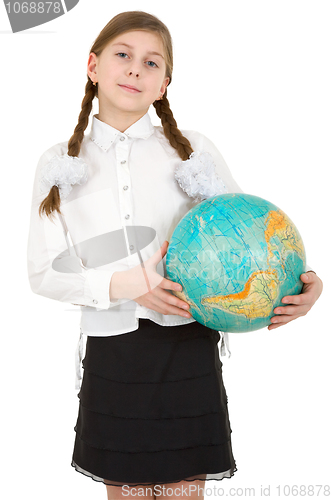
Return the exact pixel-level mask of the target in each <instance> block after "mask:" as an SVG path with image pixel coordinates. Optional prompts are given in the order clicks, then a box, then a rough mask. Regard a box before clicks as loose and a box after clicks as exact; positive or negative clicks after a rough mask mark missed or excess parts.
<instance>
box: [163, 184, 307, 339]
mask: <svg viewBox="0 0 332 500" xmlns="http://www.w3.org/2000/svg"><path fill="white" fill-rule="evenodd" d="M305 261H306V258H305V250H304V245H303V242H302V239H301V236H300V234H299V232H298V230H297V228H296V226H295V225H294V223H293V222H292V221H291V220H290V218H289V217H288V216H287V215H286V214H285V213H284V212H283V211H282V210H280V209H279V208H278V207H276V206H275V205H273V204H272V203H270V202H268V201H266V200H264V199H262V198H259V197H257V196H253V195H248V194H242V193H229V194H223V195H219V196H215V197H212V198H208V199H207V200H205V201H203V202H201V203H199V204H198V205H196V206H195V207H194V208H192V209H191V210H190V211H189V212H188V213H187V214H186V215H185V216H184V217H183V218H182V219H181V221H180V222H179V224H178V225H177V227H176V228H175V230H174V232H173V234H172V237H171V239H170V242H169V246H168V251H167V255H166V270H167V277H168V279H170V280H172V281H176V282H178V283H181V285H182V287H183V291H182V292H173V293H175V294H176V295H177V296H178V297H180V298H181V299H183V300H184V301H186V302H188V304H189V305H190V312H191V314H192V316H193V318H194V319H195V320H196V321H198V322H200V323H202V324H204V325H206V326H207V327H209V328H212V329H215V330H222V331H228V332H248V331H253V330H258V329H260V328H264V327H266V326H267V325H269V324H270V318H271V317H272V316H273V315H274V313H273V310H274V309H275V307H277V306H278V305H282V303H281V299H282V298H283V297H284V296H285V295H294V294H298V293H300V291H301V289H302V285H303V284H302V281H301V280H300V275H301V274H302V273H303V272H304V271H305Z"/></svg>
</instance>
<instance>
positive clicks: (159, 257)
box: [149, 240, 168, 264]
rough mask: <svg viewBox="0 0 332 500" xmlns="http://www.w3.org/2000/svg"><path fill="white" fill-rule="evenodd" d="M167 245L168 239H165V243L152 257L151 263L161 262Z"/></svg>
mask: <svg viewBox="0 0 332 500" xmlns="http://www.w3.org/2000/svg"><path fill="white" fill-rule="evenodd" d="M167 247H168V241H167V240H165V241H164V243H163V244H162V245H161V247H160V248H159V250H157V251H156V253H155V254H154V255H152V257H151V258H150V259H149V260H150V263H152V264H157V263H158V262H160V261H161V260H162V259H163V258H164V257H165V255H166V252H167Z"/></svg>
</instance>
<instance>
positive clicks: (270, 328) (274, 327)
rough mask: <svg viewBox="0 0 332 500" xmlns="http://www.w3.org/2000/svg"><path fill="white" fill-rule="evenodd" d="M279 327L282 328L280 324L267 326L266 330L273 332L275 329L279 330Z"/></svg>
mask: <svg viewBox="0 0 332 500" xmlns="http://www.w3.org/2000/svg"><path fill="white" fill-rule="evenodd" d="M281 326H283V325H282V323H279V324H278V323H277V324H272V325H269V326H268V327H267V329H268V330H275V329H276V328H280V327H281Z"/></svg>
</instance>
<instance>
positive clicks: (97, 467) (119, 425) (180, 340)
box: [28, 12, 321, 499]
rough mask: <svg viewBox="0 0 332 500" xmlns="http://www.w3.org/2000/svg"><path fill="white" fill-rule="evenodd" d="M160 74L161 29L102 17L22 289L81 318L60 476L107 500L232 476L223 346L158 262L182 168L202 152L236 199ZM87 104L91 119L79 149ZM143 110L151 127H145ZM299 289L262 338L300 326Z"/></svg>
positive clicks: (35, 215) (142, 18)
mask: <svg viewBox="0 0 332 500" xmlns="http://www.w3.org/2000/svg"><path fill="white" fill-rule="evenodd" d="M172 66H173V62H172V42H171V37H170V34H169V32H168V29H167V28H166V26H165V25H164V24H163V23H162V22H161V21H159V19H157V18H156V17H154V16H152V15H150V14H146V13H144V12H125V13H122V14H119V15H117V16H116V17H114V18H113V19H112V20H111V21H110V22H109V23H108V24H107V25H106V26H105V28H104V29H103V30H102V31H101V33H100V34H99V36H98V37H97V39H96V40H95V42H94V44H93V46H92V48H91V51H90V55H89V59H88V64H87V77H88V80H87V83H86V87H85V96H84V98H83V101H82V109H81V112H80V115H79V119H78V124H77V125H76V128H75V130H74V134H73V135H72V137H71V138H70V140H69V141H68V142H63V143H60V144H57V145H55V146H53V147H52V148H50V149H49V150H47V151H46V152H45V153H44V154H43V155H42V156H41V158H40V160H39V163H38V166H37V170H36V176H35V183H34V189H33V201H32V212H31V225H30V234H29V243H28V253H29V255H28V265H29V279H30V284H31V288H32V290H33V292H35V293H38V294H41V295H44V296H47V297H49V298H52V299H55V300H60V301H63V302H69V303H73V304H76V305H80V306H81V312H82V314H81V335H80V342H79V350H78V363H77V379H78V381H79V380H80V378H81V377H80V362H81V357H82V335H83V334H85V335H87V342H86V351H85V357H84V360H83V367H84V376H83V379H82V384H81V388H80V392H79V394H78V396H79V399H80V406H79V413H78V418H77V423H76V426H75V432H76V437H75V443H74V450H73V457H72V466H73V467H74V468H75V469H76V470H77V471H79V472H81V473H83V474H84V475H86V476H89V477H90V478H92V479H94V480H96V481H100V482H103V483H104V484H105V485H106V487H107V494H108V498H109V499H113V498H118V497H119V492H120V493H121V494H122V495H123V496H127V497H128V496H137V494H138V488H141V489H142V488H143V490H144V497H145V498H156V496H157V495H158V497H163V496H167V498H172V497H174V498H179V497H182V496H188V492H189V485H190V496H191V497H194V498H195V497H196V498H197V497H199V496H202V495H203V486H204V484H205V481H206V480H212V479H215V480H221V479H223V478H225V477H227V478H230V477H231V476H233V474H234V472H235V471H236V464H235V460H234V457H233V452H232V445H231V432H232V431H231V427H230V422H229V416H228V408H227V395H226V392H225V388H224V385H223V380H222V363H221V361H220V358H219V353H218V348H217V344H218V342H219V341H220V339H221V337H222V342H221V347H220V351H221V354H222V355H223V354H224V353H225V344H224V334H223V333H222V332H216V331H214V330H211V329H209V328H206V327H205V326H203V325H201V324H199V323H197V322H196V321H195V320H194V319H193V318H192V317H191V315H190V312H189V310H188V309H189V306H188V304H187V303H186V302H185V301H183V300H181V299H180V298H178V297H177V296H175V295H174V294H173V293H172V291H176V290H181V286H180V285H179V284H177V283H175V282H172V281H170V280H168V279H166V278H164V276H165V267H164V257H165V255H166V252H167V244H168V243H167V242H168V240H169V238H170V237H171V235H172V233H173V230H174V228H175V227H176V225H177V223H178V222H179V221H180V219H181V218H182V217H183V215H184V214H185V213H187V212H188V210H190V209H191V208H192V207H193V206H194V205H195V204H196V203H197V201H196V200H193V199H192V198H191V197H189V196H188V195H187V194H186V193H185V192H184V191H183V190H182V189H181V187H180V185H179V184H178V183H177V181H176V179H175V175H174V173H175V172H176V169H177V168H178V167H179V165H180V164H181V163H182V162H189V165H190V162H192V161H194V155H195V153H196V152H199V151H204V152H207V153H209V154H210V155H211V156H212V158H213V160H214V163H215V167H216V170H217V172H218V175H219V178H220V179H221V180H222V182H221V183H220V186H222V187H221V189H222V190H224V192H225V191H228V192H241V189H240V188H239V186H238V185H237V184H236V182H235V181H234V180H233V178H232V176H231V174H230V172H229V170H228V168H227V166H226V164H225V162H224V160H223V158H222V156H221V155H220V153H219V152H218V150H217V149H216V148H215V146H214V145H213V144H212V143H211V141H209V140H208V139H207V138H206V137H204V136H203V135H202V134H199V133H197V132H193V131H183V132H181V131H180V130H179V129H178V128H177V123H176V121H175V119H174V117H173V114H172V111H171V109H170V106H169V102H168V99H167V86H168V85H169V84H170V83H171V79H172ZM94 97H97V98H98V100H99V113H98V115H94V116H93V118H92V126H91V131H90V133H89V134H88V135H84V131H85V129H86V128H87V125H88V122H89V115H90V113H91V109H92V101H93V99H94ZM151 104H153V106H154V107H155V109H156V112H157V115H158V116H159V117H160V119H161V123H162V127H154V126H153V125H152V124H151V121H150V118H149V115H148V110H149V107H150V106H151ZM193 152H195V153H194V155H192V153H193ZM189 157H190V158H189ZM46 194H47V196H46V197H45V195H46ZM160 242H163V244H162V245H160ZM302 279H303V282H304V283H305V284H304V288H303V293H302V294H301V295H299V296H293V297H291V298H290V297H288V299H289V300H291V303H292V305H290V306H286V307H284V308H278V310H276V311H275V313H276V314H278V316H276V317H275V318H272V323H273V324H272V325H270V327H269V328H270V329H271V328H275V327H278V326H280V325H281V324H284V323H287V322H288V321H291V320H292V319H295V318H296V317H298V316H301V315H303V314H306V312H307V311H308V310H309V309H310V307H311V306H312V305H313V303H314V302H315V300H316V299H317V298H318V296H319V295H320V292H321V281H320V280H319V278H318V277H317V276H316V275H315V274H314V273H305V274H304V275H302ZM285 299H287V298H285ZM284 301H285V300H284ZM281 309H282V311H281ZM279 313H281V314H279ZM164 327H165V328H164ZM225 340H226V338H225ZM78 387H79V385H78ZM164 485H166V486H167V488H168V489H167V495H166V493H165V490H164V489H163V486H164ZM177 488H178V489H177ZM186 488H187V489H186ZM170 491H171V492H172V494H171V495H170V494H169V492H170ZM140 496H142V491H141V492H140Z"/></svg>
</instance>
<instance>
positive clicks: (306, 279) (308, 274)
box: [300, 271, 315, 283]
mask: <svg viewBox="0 0 332 500" xmlns="http://www.w3.org/2000/svg"><path fill="white" fill-rule="evenodd" d="M313 274H315V273H312V272H310V271H308V272H306V273H303V274H301V276H300V278H301V281H303V283H310V281H313V280H314V277H313V276H311V275H313Z"/></svg>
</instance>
